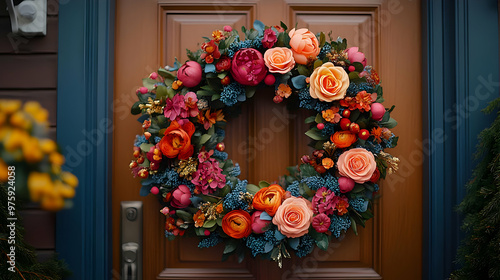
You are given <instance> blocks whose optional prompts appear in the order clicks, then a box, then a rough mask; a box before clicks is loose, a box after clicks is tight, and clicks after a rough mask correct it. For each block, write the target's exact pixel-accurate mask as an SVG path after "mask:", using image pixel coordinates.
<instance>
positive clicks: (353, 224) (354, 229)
mask: <svg viewBox="0 0 500 280" xmlns="http://www.w3.org/2000/svg"><path fill="white" fill-rule="evenodd" d="M349 218H350V219H351V228H352V230H353V231H354V234H356V235H358V227H357V226H356V221H355V220H354V219H353V218H352V216H349Z"/></svg>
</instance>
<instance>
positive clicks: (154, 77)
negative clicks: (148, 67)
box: [149, 72, 158, 80]
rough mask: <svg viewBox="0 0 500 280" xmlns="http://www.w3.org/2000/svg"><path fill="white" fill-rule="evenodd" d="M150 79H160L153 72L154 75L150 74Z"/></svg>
mask: <svg viewBox="0 0 500 280" xmlns="http://www.w3.org/2000/svg"><path fill="white" fill-rule="evenodd" d="M149 78H150V79H153V80H156V78H158V73H156V72H153V73H151V74H149Z"/></svg>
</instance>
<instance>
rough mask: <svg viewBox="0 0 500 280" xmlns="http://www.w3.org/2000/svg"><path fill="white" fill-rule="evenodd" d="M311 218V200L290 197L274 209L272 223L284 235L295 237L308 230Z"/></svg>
mask: <svg viewBox="0 0 500 280" xmlns="http://www.w3.org/2000/svg"><path fill="white" fill-rule="evenodd" d="M312 219H313V211H312V209H311V202H309V201H308V200H307V199H305V198H303V197H290V198H288V199H286V200H285V201H284V202H283V204H281V205H280V207H279V208H278V211H276V214H275V215H274V218H273V224H275V225H277V226H278V230H279V231H280V232H281V233H282V234H284V235H285V236H287V237H289V238H295V237H300V236H302V235H304V234H306V233H307V232H308V231H309V226H310V225H311V222H312Z"/></svg>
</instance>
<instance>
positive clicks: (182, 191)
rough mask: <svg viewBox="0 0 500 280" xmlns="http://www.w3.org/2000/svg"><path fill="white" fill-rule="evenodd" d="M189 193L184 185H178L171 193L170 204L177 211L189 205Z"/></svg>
mask: <svg viewBox="0 0 500 280" xmlns="http://www.w3.org/2000/svg"><path fill="white" fill-rule="evenodd" d="M190 198H191V191H190V190H189V188H188V187H187V186H186V185H179V187H177V189H176V190H175V191H174V192H173V193H172V201H170V204H171V205H172V206H173V207H175V208H179V209H183V208H186V207H188V206H189V204H191V199H190Z"/></svg>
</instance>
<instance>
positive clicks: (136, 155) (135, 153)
mask: <svg viewBox="0 0 500 280" xmlns="http://www.w3.org/2000/svg"><path fill="white" fill-rule="evenodd" d="M133 155H134V157H136V158H137V157H139V156H140V155H141V151H140V150H135V149H134V153H133Z"/></svg>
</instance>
